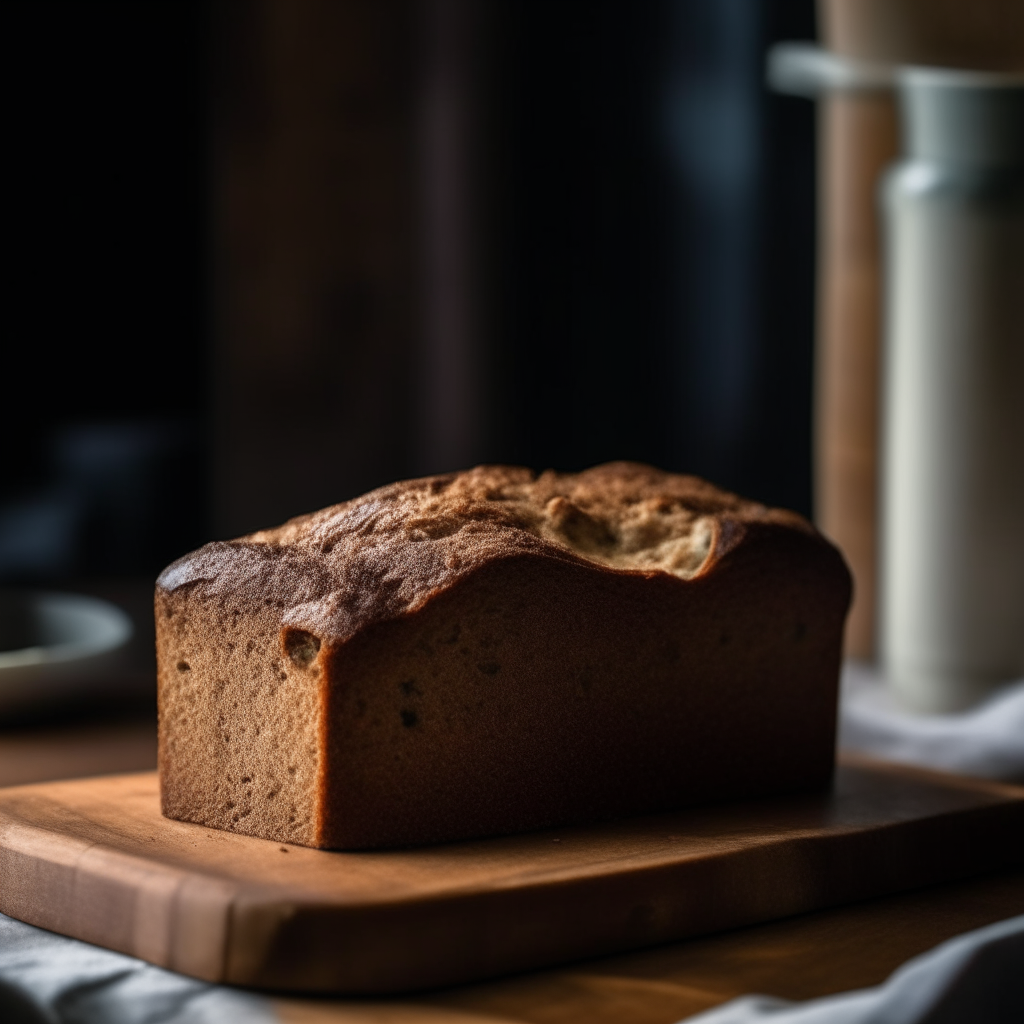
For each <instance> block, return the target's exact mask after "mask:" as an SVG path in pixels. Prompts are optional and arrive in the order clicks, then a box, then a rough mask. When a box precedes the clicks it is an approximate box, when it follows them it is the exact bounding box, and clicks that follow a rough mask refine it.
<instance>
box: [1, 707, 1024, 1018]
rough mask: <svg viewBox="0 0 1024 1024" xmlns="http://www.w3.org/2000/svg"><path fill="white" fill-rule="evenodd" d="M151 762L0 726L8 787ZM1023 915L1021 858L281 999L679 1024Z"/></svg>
mask: <svg viewBox="0 0 1024 1024" xmlns="http://www.w3.org/2000/svg"><path fill="white" fill-rule="evenodd" d="M155 761H156V730H155V726H154V725H153V723H152V722H138V721H137V722H132V721H128V722H120V723H112V724H98V723H83V724H80V725H63V726H60V727H56V728H40V727H36V728H33V729H21V730H17V731H10V730H8V731H4V732H0V785H15V784H20V783H26V782H33V781H43V780H46V779H54V778H70V777H74V776H86V775H95V774H104V773H108V772H125V771H139V770H144V769H147V768H152V767H153V766H154V765H155ZM1022 913H1024V870H1015V871H1012V872H1004V873H1000V874H997V875H989V876H985V877H982V878H977V879H974V880H972V881H967V882H961V883H957V884H953V885H943V886H938V887H935V888H931V889H924V890H919V891H917V892H912V893H907V894H904V895H900V896H894V897H888V898H885V899H880V900H872V901H870V902H867V903H861V904H857V905H854V906H851V907H845V908H841V909H838V910H830V911H823V912H820V913H815V914H807V915H803V916H801V917H796V918H790V919H788V920H784V921H779V922H776V923H773V924H767V925H761V926H758V927H754V928H744V929H740V930H737V931H733V932H727V933H725V934H722V935H717V936H712V937H709V938H704V939H696V940H690V941H687V942H682V943H678V944H675V945H670V946H662V947H658V948H656V949H652V950H648V951H645V952H640V953H632V954H629V955H625V956H617V957H610V958H606V959H602V960H597V961H588V962H586V963H581V964H578V965H574V966H571V967H563V968H558V969H555V970H549V971H542V972H536V973H531V974H527V975H520V976H517V977H513V978H507V979H504V980H501V981H494V982H488V983H485V984H480V985H473V986H466V987H462V988H458V989H448V990H445V991H441V992H431V993H426V994H423V995H419V996H413V997H407V998H402V999H394V1000H387V1001H382V1000H373V1001H369V1000H337V999H332V998H324V999H311V998H287V999H275V1000H274V1003H275V1006H276V1008H277V1010H278V1012H279V1015H280V1016H281V1018H282V1020H284V1021H286V1022H289V1024H320V1022H324V1024H326V1022H339V1024H341V1022H344V1024H433V1022H440V1021H452V1022H453V1024H474V1022H477V1024H485V1022H491V1024H495V1022H501V1021H503V1022H506V1024H509V1022H518V1024H576V1022H579V1024H583V1022H587V1024H604V1022H609V1024H610V1022H612V1021H615V1022H617V1024H620V1022H629V1024H672V1022H674V1021H678V1020H680V1019H682V1018H684V1017H686V1016H687V1015H689V1014H692V1013H697V1012H699V1011H701V1010H704V1009H707V1008H709V1007H712V1006H715V1005H717V1004H719V1003H721V1002H724V1001H726V1000H728V999H732V998H734V997H736V996H739V995H744V994H746V993H750V992H760V993H766V994H770V995H775V996H781V997H783V998H787V999H810V998H814V997H817V996H823V995H828V994H830V993H833V992H841V991H844V990H847V989H852V988H860V987H864V986H868V985H876V984H879V983H880V982H882V981H883V980H884V979H885V978H886V977H887V976H888V975H889V974H890V973H891V972H892V971H893V970H895V969H896V968H897V967H898V966H899V965H900V964H901V963H903V962H904V961H905V960H907V959H908V958H910V957H912V956H915V955H916V954H918V953H921V952H924V951H925V950H927V949H930V948H931V947H932V946H934V945H936V944H937V943H939V942H942V941H943V940H945V939H948V938H950V937H952V936H954V935H957V934H959V933H960V932H963V931H967V930H969V929H971V928H977V927H981V926H982V925H985V924H989V923H991V922H993V921H998V920H1001V919H1003V918H1007V917H1011V916H1014V915H1016V914H1022Z"/></svg>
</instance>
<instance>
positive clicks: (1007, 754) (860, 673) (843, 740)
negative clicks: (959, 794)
mask: <svg viewBox="0 0 1024 1024" xmlns="http://www.w3.org/2000/svg"><path fill="white" fill-rule="evenodd" d="M839 745H840V747H841V748H843V749H846V750H853V751H859V752H860V753H864V754H871V755H873V756H874V757H880V758H884V759H885V760H888V761H902V762H904V763H906V764H916V765H923V766H924V767H927V768H937V769H939V770H940V771H947V772H957V773H959V774H962V775H978V776H982V777H984V778H989V779H1002V780H1004V781H1006V782H1024V679H1022V680H1020V681H1018V682H1017V683H1014V684H1012V685H1009V686H1006V687H1004V688H1003V689H1001V690H999V691H997V692H996V693H994V694H993V695H992V696H991V697H990V698H989V699H988V700H987V701H985V702H984V703H983V704H981V705H979V706H978V707H976V708H974V709H972V710H970V711H967V712H963V713H961V714H957V715H914V714H910V713H909V712H906V711H903V710H902V709H901V708H900V707H899V706H898V705H897V704H896V702H895V701H894V700H893V699H892V697H891V696H890V694H889V692H888V690H887V689H886V687H885V685H884V682H883V680H882V677H881V676H880V675H879V673H878V672H877V671H876V670H875V669H874V668H873V667H872V666H870V665H865V664H862V663H858V662H848V663H847V665H846V666H845V668H844V670H843V682H842V701H841V705H840V715H839Z"/></svg>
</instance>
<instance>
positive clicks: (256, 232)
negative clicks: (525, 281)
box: [210, 0, 418, 536]
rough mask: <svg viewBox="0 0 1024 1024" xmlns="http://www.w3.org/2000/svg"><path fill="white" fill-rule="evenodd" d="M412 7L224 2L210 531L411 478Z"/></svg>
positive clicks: (273, 518)
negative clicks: (212, 505) (211, 517)
mask: <svg viewBox="0 0 1024 1024" xmlns="http://www.w3.org/2000/svg"><path fill="white" fill-rule="evenodd" d="M415 17H416V11H415V2H414V0H387V2H384V3H380V2H378V0H217V2H216V3H215V4H214V5H213V20H214V24H213V29H214V31H213V34H212V40H211V48H210V59H211V64H212V72H213V97H212V123H211V128H212V145H211V149H212V183H211V184H212V190H211V192H212V195H211V205H212V209H211V227H212V243H213V245H212V248H213V252H212V261H211V262H212V267H211V269H212V285H213V320H214V326H213V333H214V344H213V350H214V365H213V367H212V385H211V392H212V393H211V396H210V397H211V401H210V407H211V419H212V424H211V427H212V431H213V456H212V460H211V461H212V466H211V471H212V477H213V479H212V496H213V499H214V526H215V531H216V533H217V534H218V535H220V536H233V535H235V534H238V533H240V532H243V531H246V530H251V529H255V528H259V527H264V526H269V525H271V524H273V523H275V522H279V521H281V520H282V519H284V518H286V517H288V516H291V515H295V514H297V513H300V512H304V511H308V510H311V509H315V508H319V507H321V506H323V505H327V504H331V503H333V502H337V501H341V500H343V499H345V498H348V497H352V496H354V495H356V494H358V493H360V492H361V491H364V490H367V489H369V488H370V487H373V486H376V485H379V484H382V483H386V482H388V481H389V480H392V479H395V478H396V477H400V476H403V475H407V474H408V472H409V470H410V469H411V467H412V463H413V457H414V456H413V452H412V447H413V442H412V440H411V437H412V435H413V433H414V431H413V429H412V422H413V419H414V416H415V405H416V401H415V394H414V379H413V377H414V372H413V364H414V360H415V358H416V352H415V348H416V337H415V335H416V328H415V322H416V313H415V310H414V307H415V304H416V301H417V295H416V266H415V265H416V261H417V246H418V241H417V224H416V221H417V217H418V213H417V209H416V199H415V160H416V157H415V153H416V140H415V134H416V128H415V121H416V114H415V84H416V83H415V73H416V71H415V59H414V58H415Z"/></svg>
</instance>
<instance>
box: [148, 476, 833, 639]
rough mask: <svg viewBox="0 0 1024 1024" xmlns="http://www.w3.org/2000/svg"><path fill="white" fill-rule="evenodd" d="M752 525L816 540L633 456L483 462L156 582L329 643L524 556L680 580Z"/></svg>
mask: <svg viewBox="0 0 1024 1024" xmlns="http://www.w3.org/2000/svg"><path fill="white" fill-rule="evenodd" d="M754 525H759V526H768V525H773V526H778V527H783V528H786V529H790V530H798V531H801V532H804V533H806V534H808V535H813V536H816V534H815V532H814V530H813V528H812V527H811V526H810V524H808V523H807V522H806V521H805V520H804V519H802V518H801V517H800V516H798V515H796V514H795V513H792V512H786V511H783V510H781V509H769V508H767V507H765V506H764V505H759V504H757V503H755V502H751V501H745V500H744V499H742V498H739V497H737V496H736V495H733V494H729V493H727V492H725V491H722V490H719V489H718V488H716V487H714V486H712V485H711V484H708V483H706V482H705V481H703V480H700V479H698V478H697V477H691V476H680V475H677V474H673V473H665V472H662V471H660V470H657V469H653V468H651V467H649V466H643V465H639V464H636V463H625V462H615V463H608V464H606V465H602V466H597V467H595V468H593V469H589V470H587V471H585V472H583V473H578V474H569V473H554V472H551V471H548V472H546V473H542V474H540V475H539V476H535V475H534V474H533V473H532V472H531V471H530V470H527V469H520V468H514V467H507V466H479V467H477V468H476V469H472V470H469V471H468V472H464V473H452V474H448V475H445V476H434V477H425V478H422V479H419V480H407V481H402V482H400V483H395V484H391V485H389V486H387V487H381V488H379V489H378V490H375V491H371V492H370V493H369V494H366V495H363V496H362V497H360V498H356V499H354V500H352V501H348V502H344V503H342V504H340V505H333V506H331V507H329V508H325V509H322V510H321V511H319V512H313V513H311V514H309V515H304V516H299V517H297V518H295V519H292V520H290V521H289V522H287V523H285V524H284V525H283V526H279V527H277V528H275V529H270V530H262V531H260V532H258V533H254V534H250V535H249V536H247V537H242V538H239V539H238V540H234V541H227V542H216V543H212V544H207V545H206V546H205V547H202V548H200V549H199V550H198V551H195V552H193V553H192V554H189V555H186V556H184V557H183V558H180V559H178V561H176V562H174V563H173V564H172V565H170V566H168V568H167V569H165V570H164V571H163V573H161V575H160V577H159V579H158V580H157V587H158V588H159V589H161V590H164V591H167V592H173V591H175V590H177V589H178V588H180V587H184V586H194V585H198V586H200V587H201V588H202V589H203V590H204V591H206V592H207V593H209V594H210V595H211V596H215V595H228V594H230V595H232V596H238V597H241V598H242V599H247V600H249V601H252V602H254V603H259V602H260V601H263V600H265V599H266V595H273V598H274V602H275V604H276V605H277V606H278V607H279V608H280V609H281V611H282V624H283V625H285V626H294V627H297V628H300V629H304V630H309V631H310V632H313V633H316V634H317V635H318V636H320V637H321V638H322V639H323V640H324V642H326V643H327V644H329V645H330V646H335V645H338V644H342V643H344V642H345V641H346V640H348V639H349V638H350V637H352V636H354V635H356V634H357V633H359V632H361V631H362V630H364V629H367V628H368V627H370V626H372V625H373V624H374V623H377V622H382V621H386V620H388V619H392V618H396V617H398V616H401V615H404V614H406V613H408V612H411V611H415V610H416V609H418V608H420V607H422V605H423V604H424V603H425V602H426V601H427V600H429V599H430V598H432V597H435V596H437V595H438V594H441V593H444V592H445V591H446V590H449V589H450V588H451V587H452V586H454V585H455V584H456V583H457V582H459V581H460V580H462V579H465V578H466V577H468V576H469V575H471V574H472V573H473V572H474V571H475V570H476V569H478V568H480V567H481V566H483V565H486V564H488V563H490V562H493V561H496V560H499V559H503V558H508V557H511V556H514V555H519V554H534V555H542V556H545V557H548V558H555V559H562V560H569V561H572V562H576V563H580V562H583V563H585V564H587V565H595V564H596V565H599V566H601V567H603V568H606V569H609V570H611V571H618V572H641V573H645V574H650V573H655V572H666V571H667V572H672V573H673V574H674V575H679V576H681V577H682V578H684V579H686V578H692V577H693V576H694V575H696V574H697V573H698V572H700V573H703V572H709V571H711V569H712V567H713V566H714V564H715V563H716V562H717V561H719V560H720V559H721V558H722V557H724V556H725V554H726V553H727V552H728V551H729V550H731V549H732V548H734V547H735V546H736V545H737V544H739V543H740V541H741V539H742V537H743V536H744V535H745V534H746V532H747V531H748V529H749V527H750V526H754ZM666 540H667V541H668V544H666V543H665V541H666ZM665 548H668V549H669V550H667V551H666V550H664V549H665ZM680 548H682V549H683V550H681V551H680V550H679V549H680ZM694 548H696V556H697V557H695V558H694V557H692V556H693V555H694V550H693V549H694ZM673 556H675V559H676V562H678V563H679V564H678V565H673V563H672V560H673Z"/></svg>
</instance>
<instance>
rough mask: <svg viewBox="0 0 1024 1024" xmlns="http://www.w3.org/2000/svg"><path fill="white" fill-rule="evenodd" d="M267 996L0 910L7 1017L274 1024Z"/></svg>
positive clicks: (89, 1023) (1, 992)
mask: <svg viewBox="0 0 1024 1024" xmlns="http://www.w3.org/2000/svg"><path fill="white" fill-rule="evenodd" d="M277 1020H278V1018H277V1015H276V1014H275V1013H274V1012H273V1010H272V1009H271V1008H270V1006H269V1004H268V1003H267V1002H266V1000H263V999H261V998H260V997H259V996H256V995H252V994H249V993H247V992H240V991H238V990H236V989H232V988H226V987H224V986H221V985H209V984H207V983H205V982H202V981H195V980H194V979H192V978H186V977H184V976H183V975H181V974H174V973H173V972H172V971H165V970H162V969H161V968H159V967H153V966H152V965H151V964H147V963H144V962H143V961H142V960H136V959H135V958H134V957H130V956H124V955H122V954H121V953H112V952H110V951H109V950H106V949H100V948H99V947H98V946H90V945H88V944H87V943H85V942H78V941H77V940H76V939H68V938H65V937H64V936H62V935H55V934H53V932H47V931H43V930H42V929H41V928H33V927H32V925H28V924H23V923H22V922H21V921H15V920H14V919H13V918H10V917H6V916H4V915H3V914H0V1021H3V1022H4V1024H158V1022H159V1024H224V1022H225V1021H230V1022H232V1024H234V1022H238V1024H276V1022H277Z"/></svg>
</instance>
